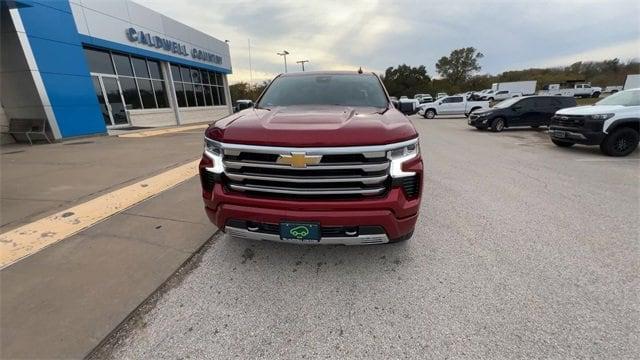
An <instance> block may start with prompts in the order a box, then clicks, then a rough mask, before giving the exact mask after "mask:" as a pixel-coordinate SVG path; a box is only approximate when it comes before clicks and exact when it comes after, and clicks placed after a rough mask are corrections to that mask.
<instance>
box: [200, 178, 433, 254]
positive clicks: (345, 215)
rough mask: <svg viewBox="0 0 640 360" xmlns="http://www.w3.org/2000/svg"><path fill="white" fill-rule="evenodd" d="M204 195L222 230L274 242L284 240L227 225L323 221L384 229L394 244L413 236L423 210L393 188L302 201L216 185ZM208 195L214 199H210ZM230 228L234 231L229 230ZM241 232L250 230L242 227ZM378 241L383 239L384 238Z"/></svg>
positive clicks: (330, 224) (417, 202)
mask: <svg viewBox="0 0 640 360" xmlns="http://www.w3.org/2000/svg"><path fill="white" fill-rule="evenodd" d="M204 195H205V199H204V201H205V210H206V212H207V216H208V217H209V219H210V220H211V222H213V223H214V224H216V226H218V228H220V229H221V230H223V231H226V232H229V233H230V234H232V235H235V236H238V237H245V238H256V237H259V239H258V240H274V241H281V240H280V237H279V236H278V235H275V236H272V235H273V234H261V235H260V236H256V235H255V234H246V232H245V231H237V230H235V231H234V230H233V229H234V228H233V227H227V224H228V222H229V220H249V221H254V222H259V223H269V224H279V223H281V222H319V223H320V224H321V225H322V226H327V227H333V226H346V227H358V226H381V227H382V228H383V229H384V231H385V233H386V234H384V235H385V238H386V239H385V240H386V241H384V242H394V241H398V240H403V239H406V238H407V237H408V236H410V234H411V232H412V231H413V229H414V227H415V224H416V220H417V218H418V214H417V213H418V208H419V207H420V198H416V199H407V198H406V197H405V196H404V193H403V191H402V189H401V188H391V189H390V190H389V192H388V193H387V194H386V195H385V196H384V197H383V198H376V199H368V200H358V201H304V202H300V201H288V200H283V199H266V198H257V197H248V196H244V195H242V194H237V193H234V192H225V190H224V189H223V187H222V185H221V184H219V183H216V184H215V186H214V188H213V191H212V193H211V194H204ZM207 195H210V196H211V197H210V198H209V197H208V196H207ZM309 209H313V210H309ZM227 228H230V229H231V230H227ZM235 229H238V228H235ZM239 230H246V229H241V228H240V229H239ZM240 235H247V236H240ZM262 235H266V236H262ZM367 235H372V234H367ZM276 238H277V239H276ZM375 238H376V239H382V238H381V237H380V236H376V237H375ZM371 239H372V237H370V236H366V237H362V238H360V239H356V237H350V238H349V239H345V240H340V239H337V240H336V238H321V239H320V242H319V243H320V244H345V245H350V244H353V245H355V244H365V243H366V242H365V241H367V240H371ZM301 243H302V242H301ZM305 244H306V242H305Z"/></svg>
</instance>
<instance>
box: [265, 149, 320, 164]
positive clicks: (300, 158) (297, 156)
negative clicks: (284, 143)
mask: <svg viewBox="0 0 640 360" xmlns="http://www.w3.org/2000/svg"><path fill="white" fill-rule="evenodd" d="M320 160H322V155H307V153H305V152H292V153H291V155H287V154H282V155H280V157H278V160H277V161H276V162H277V163H278V164H286V165H291V167H294V168H305V167H307V165H317V164H319V163H320Z"/></svg>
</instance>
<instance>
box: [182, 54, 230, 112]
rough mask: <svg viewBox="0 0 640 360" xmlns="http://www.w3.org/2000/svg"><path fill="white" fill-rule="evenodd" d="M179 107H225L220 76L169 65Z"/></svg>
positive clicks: (209, 72) (202, 70)
mask: <svg viewBox="0 0 640 360" xmlns="http://www.w3.org/2000/svg"><path fill="white" fill-rule="evenodd" d="M171 75H172V76H173V83H174V85H175V88H176V99H177V100H178V106H179V107H187V106H189V107H192V106H220V105H226V104H227V102H226V98H225V95H224V83H223V80H222V74H220V73H214V72H211V71H207V70H204V69H197V68H192V67H187V66H182V65H177V64H171Z"/></svg>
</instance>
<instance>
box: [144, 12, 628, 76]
mask: <svg viewBox="0 0 640 360" xmlns="http://www.w3.org/2000/svg"><path fill="white" fill-rule="evenodd" d="M136 1H138V2H140V3H142V4H143V5H145V6H148V7H150V8H153V9H155V10H156V11H160V12H162V13H164V14H166V15H168V16H171V17H174V18H175V19H176V20H178V21H181V22H184V23H186V24H188V25H191V26H193V27H194V28H197V29H199V30H202V31H204V32H206V33H208V34H211V35H212V36H214V37H217V38H219V39H222V40H224V39H229V40H230V41H231V43H230V44H231V45H230V46H231V58H232V63H233V70H234V74H232V75H231V76H230V81H231V82H237V81H248V80H249V78H250V76H249V51H248V50H249V49H248V45H247V39H251V45H252V46H251V60H252V61H251V62H252V69H253V72H252V74H253V80H254V81H255V82H259V81H262V80H266V79H270V78H272V77H273V76H275V75H276V74H278V73H280V72H282V71H284V65H283V59H282V57H280V56H278V55H276V52H278V51H281V50H283V49H286V50H288V51H289V52H290V53H291V55H290V56H289V57H288V62H289V70H290V71H291V70H294V69H299V65H297V64H295V61H296V60H302V59H305V60H307V59H308V60H310V62H309V63H308V64H306V65H305V68H308V69H310V70H327V69H357V68H358V67H360V66H362V67H363V68H364V69H366V70H372V71H378V72H380V71H384V69H385V68H387V67H389V66H395V65H398V64H402V63H406V64H409V65H414V66H416V65H421V64H424V65H426V66H427V69H428V70H429V73H430V74H431V75H435V62H436V61H437V60H438V59H439V58H440V57H442V56H445V55H448V54H449V53H450V52H451V50H453V49H456V48H460V47H467V46H473V47H475V48H476V49H478V50H479V51H481V52H482V53H484V54H485V58H483V59H482V61H481V65H482V66H483V70H482V72H487V73H498V72H502V71H505V70H513V69H521V68H524V67H542V66H553V65H563V64H569V63H572V62H575V61H588V60H600V59H603V58H613V57H619V58H622V59H626V58H629V57H634V56H637V51H636V53H635V55H634V52H633V47H635V49H637V48H638V46H637V45H638V44H639V43H640V20H639V19H640V2H638V1H637V0H611V1H599V0H585V1H578V0H542V1H535V0H531V1H522V0H521V1H517V0H511V1H506V0H488V1H475V0H458V1H452V0H449V1H447V2H435V1H417V0H416V1H409V0H406V1H382V0H350V1H345V0H339V1H337V0H328V1H316V2H300V1H293V0H282V1H276V0H265V1H247V0H236V1H231V0H229V1H216V2H210V1H207V0H182V1H181V2H180V5H179V6H177V5H176V2H175V0H136Z"/></svg>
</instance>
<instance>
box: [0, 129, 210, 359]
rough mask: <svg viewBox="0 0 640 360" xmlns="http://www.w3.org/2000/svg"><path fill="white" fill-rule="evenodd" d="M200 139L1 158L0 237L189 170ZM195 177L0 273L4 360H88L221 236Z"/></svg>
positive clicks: (20, 150)
mask: <svg viewBox="0 0 640 360" xmlns="http://www.w3.org/2000/svg"><path fill="white" fill-rule="evenodd" d="M201 149H202V134H198V133H186V134H181V133H174V134H170V135H169V134H168V135H162V136H157V137H152V138H135V139H126V138H117V137H102V138H90V139H83V140H78V141H75V142H68V143H61V144H53V145H42V146H33V147H24V146H21V145H9V146H3V148H2V154H3V155H2V164H1V165H2V168H1V170H2V171H1V172H2V174H1V178H0V179H1V182H2V185H1V190H2V193H1V202H0V204H1V209H2V213H1V215H2V216H1V217H2V227H0V231H1V232H5V231H7V230H9V229H13V228H15V227H17V226H19V225H22V224H25V223H28V222H30V221H33V220H35V219H39V218H41V217H43V216H46V215H48V214H51V213H54V212H57V211H60V210H62V209H65V208H67V207H69V206H71V205H73V204H78V203H82V202H84V201H86V200H88V199H91V198H94V197H96V196H98V195H100V194H104V193H109V192H110V191H112V190H114V189H117V188H120V187H122V186H125V185H127V184H129V183H132V182H135V181H136V180H140V179H144V178H147V177H149V176H152V175H155V174H157V173H161V172H162V171H163V170H165V169H167V168H171V167H174V166H176V165H179V164H182V163H186V162H189V161H192V160H193V159H195V158H197V157H198V156H199V154H200V153H201ZM200 194H201V191H200V185H199V180H198V179H197V177H193V178H191V179H190V180H187V181H186V182H184V183H182V184H180V185H178V186H176V187H174V188H171V189H169V190H166V191H164V192H162V193H160V194H159V195H157V196H155V197H152V198H151V199H148V200H147V201H144V202H142V203H139V204H137V205H136V206H133V207H131V208H129V209H128V210H126V211H123V212H120V213H117V214H116V215H114V216H112V217H110V218H108V219H107V220H105V221H103V222H100V223H98V224H97V225H95V226H93V227H90V228H88V229H86V230H84V231H82V232H80V233H78V234H76V235H73V236H71V237H68V238H66V239H64V240H61V241H59V242H57V243H55V244H53V245H51V246H49V247H46V248H44V249H43V250H41V251H39V252H37V253H35V254H32V255H31V256H29V257H27V258H25V259H23V260H20V261H18V262H17V263H14V264H13V265H10V266H8V267H6V268H4V269H2V270H0V294H1V299H0V328H1V331H0V343H1V346H0V348H1V350H0V358H3V359H5V358H82V357H84V356H86V355H87V354H89V353H90V352H91V350H92V349H93V348H94V347H95V346H96V345H98V344H99V343H100V341H102V339H103V338H104V337H105V336H107V335H108V334H109V333H110V332H111V331H112V330H113V329H114V328H115V327H116V326H117V325H118V324H119V323H120V322H122V321H123V320H124V319H125V318H126V317H127V316H128V315H129V314H130V313H131V311H133V310H134V309H135V308H136V307H137V306H138V305H139V304H140V303H141V302H143V301H144V300H145V299H146V298H147V297H148V296H149V295H151V294H152V293H153V292H154V291H155V290H156V289H157V288H158V287H159V286H160V285H162V284H163V283H164V281H166V279H167V278H168V277H169V276H171V274H173V273H174V272H175V271H176V270H177V269H178V268H179V267H180V266H181V265H182V264H183V263H184V262H185V261H186V260H187V259H188V258H189V257H190V256H191V255H192V254H193V253H194V252H196V251H197V249H199V248H200V247H201V246H202V245H203V244H204V243H206V241H207V240H208V239H209V238H211V236H212V235H213V234H214V233H215V231H216V229H215V227H214V226H213V225H211V224H210V223H209V221H208V219H207V217H206V215H205V213H204V211H203V209H202V201H201V199H200V196H201V195H200Z"/></svg>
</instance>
